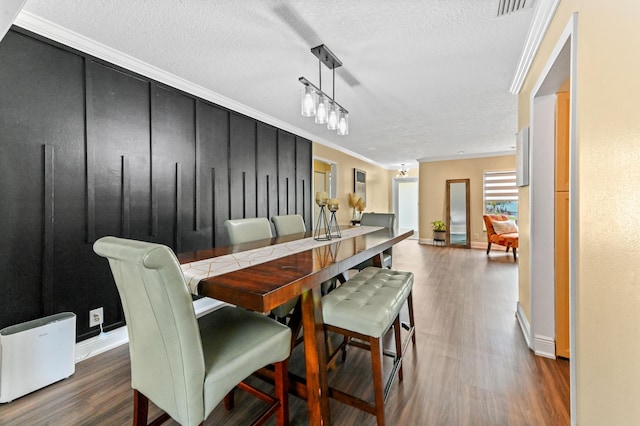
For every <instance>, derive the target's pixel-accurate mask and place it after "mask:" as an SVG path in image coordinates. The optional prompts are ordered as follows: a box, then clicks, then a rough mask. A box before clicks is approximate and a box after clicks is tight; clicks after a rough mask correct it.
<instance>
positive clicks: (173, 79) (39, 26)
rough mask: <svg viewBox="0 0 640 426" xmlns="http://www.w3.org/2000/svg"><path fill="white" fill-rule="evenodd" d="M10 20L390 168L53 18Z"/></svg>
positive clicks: (25, 15)
mask: <svg viewBox="0 0 640 426" xmlns="http://www.w3.org/2000/svg"><path fill="white" fill-rule="evenodd" d="M14 24H15V25H17V26H19V27H21V28H24V29H25V30H28V31H31V32H33V33H36V34H38V35H41V36H43V37H46V38H48V39H51V40H53V41H56V42H58V43H61V44H64V45H65V46H69V47H71V48H73V49H76V50H79V51H81V52H84V53H87V54H89V55H91V56H94V57H96V58H99V59H102V60H104V61H107V62H110V63H112V64H115V65H118V66H120V67H122V68H125V69H128V70H130V71H133V72H135V73H137V74H140V75H143V76H146V77H148V78H150V79H152V80H155V81H158V82H160V83H163V84H166V85H168V86H171V87H174V88H176V89H179V90H182V91H183V92H187V93H190V94H192V95H195V96H198V97H200V98H202V99H205V100H207V101H209V102H213V103H214V104H217V105H220V106H222V107H225V108H227V109H230V110H232V111H235V112H239V113H240V114H244V115H246V116H248V117H251V118H255V119H256V120H259V121H262V122H264V123H267V124H270V125H272V126H274V127H277V128H279V129H282V130H285V131H287V132H290V133H293V134H295V135H298V136H301V137H304V138H306V139H309V140H311V141H314V142H317V143H319V144H321V145H324V146H327V147H329V148H332V149H335V150H337V151H341V152H342V153H344V154H347V155H350V156H352V157H355V158H358V159H360V160H362V161H365V162H367V163H370V164H372V165H374V166H377V167H381V168H383V169H388V170H391V169H392V168H389V167H387V166H384V165H382V164H379V163H376V162H375V161H372V160H371V159H369V158H366V157H364V156H363V155H360V154H357V153H355V152H352V151H350V150H348V149H346V148H344V147H341V146H339V145H336V144H335V143H333V142H329V141H328V140H325V139H322V138H319V137H318V136H316V135H314V134H312V133H310V132H308V131H306V130H304V129H301V128H299V127H296V126H293V125H291V124H289V123H286V122H284V121H282V120H280V119H277V118H275V117H272V116H270V115H268V114H265V113H263V112H261V111H258V110H256V109H254V108H251V107H249V106H247V105H245V104H242V103H240V102H237V101H235V100H233V99H231V98H228V97H226V96H223V95H221V94H219V93H216V92H214V91H212V90H209V89H207V88H205V87H202V86H200V85H198V84H195V83H193V82H191V81H188V80H186V79H184V78H182V77H178V76H177V75H174V74H171V73H169V72H167V71H164V70H162V69H160V68H158V67H155V66H153V65H150V64H148V63H146V62H143V61H141V60H139V59H136V58H134V57H133V56H130V55H127V54H126V53H123V52H120V51H119V50H116V49H113V48H111V47H109V46H106V45H104V44H102V43H99V42H97V41H95V40H93V39H90V38H88V37H85V36H83V35H81V34H78V33H76V32H73V31H71V30H69V29H67V28H65V27H62V26H60V25H58V24H56V23H54V22H51V21H48V20H46V19H43V18H41V17H39V16H37V15H34V14H33V13H30V12H27V11H25V10H23V11H21V12H20V14H19V15H18V17H17V18H16V19H15V22H14Z"/></svg>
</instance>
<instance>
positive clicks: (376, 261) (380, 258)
mask: <svg viewBox="0 0 640 426" xmlns="http://www.w3.org/2000/svg"><path fill="white" fill-rule="evenodd" d="M371 261H372V263H373V266H375V267H376V268H382V264H383V262H384V255H383V253H378V254H376V255H375V256H373V257H372V258H371Z"/></svg>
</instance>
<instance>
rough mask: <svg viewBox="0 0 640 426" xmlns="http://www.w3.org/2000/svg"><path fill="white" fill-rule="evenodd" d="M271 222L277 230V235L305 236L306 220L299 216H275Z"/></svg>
mask: <svg viewBox="0 0 640 426" xmlns="http://www.w3.org/2000/svg"><path fill="white" fill-rule="evenodd" d="M271 222H273V225H274V226H275V228H276V235H278V236H281V235H291V234H301V233H302V234H304V233H305V232H307V227H306V226H305V224H304V219H303V218H302V216H300V215H299V214H290V215H286V216H273V217H272V218H271Z"/></svg>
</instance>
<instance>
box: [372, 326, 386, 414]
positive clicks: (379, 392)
mask: <svg viewBox="0 0 640 426" xmlns="http://www.w3.org/2000/svg"><path fill="white" fill-rule="evenodd" d="M369 345H370V347H371V368H372V370H373V392H374V394H375V401H376V419H377V421H378V426H384V383H383V379H382V340H381V339H379V338H375V337H370V338H369Z"/></svg>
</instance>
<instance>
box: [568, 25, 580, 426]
mask: <svg viewBox="0 0 640 426" xmlns="http://www.w3.org/2000/svg"><path fill="white" fill-rule="evenodd" d="M567 28H570V31H569V32H570V37H571V53H570V55H571V62H570V65H569V68H570V71H569V73H570V78H571V81H570V93H569V105H570V111H569V352H570V355H571V358H572V360H571V363H570V366H569V386H570V404H571V424H572V425H576V424H577V417H578V405H577V404H578V402H577V396H576V395H577V389H578V384H577V370H576V365H577V362H576V360H577V359H578V353H577V352H578V350H577V345H576V339H577V330H576V325H577V324H578V321H577V320H578V317H577V315H578V314H577V312H578V310H577V306H578V252H579V250H580V245H579V244H578V226H579V222H578V150H579V148H578V136H577V129H578V124H577V119H578V118H577V117H578V112H577V110H576V108H577V105H578V103H577V99H578V68H577V66H578V37H577V35H578V13H577V12H575V13H573V14H572V15H571V18H570V19H569V23H568V24H567Z"/></svg>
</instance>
